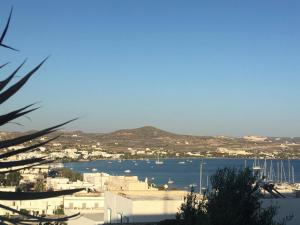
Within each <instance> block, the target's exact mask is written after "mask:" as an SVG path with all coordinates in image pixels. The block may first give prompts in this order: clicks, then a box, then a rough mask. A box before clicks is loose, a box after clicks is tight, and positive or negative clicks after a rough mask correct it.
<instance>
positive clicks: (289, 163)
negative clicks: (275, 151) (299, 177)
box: [288, 159, 291, 183]
mask: <svg viewBox="0 0 300 225" xmlns="http://www.w3.org/2000/svg"><path fill="white" fill-rule="evenodd" d="M288 165H289V183H291V162H290V159H288Z"/></svg>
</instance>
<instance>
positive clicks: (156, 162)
mask: <svg viewBox="0 0 300 225" xmlns="http://www.w3.org/2000/svg"><path fill="white" fill-rule="evenodd" d="M155 164H156V165H161V164H164V162H163V161H160V160H159V154H158V155H157V160H156V161H155Z"/></svg>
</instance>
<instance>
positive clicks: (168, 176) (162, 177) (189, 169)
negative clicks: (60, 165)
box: [64, 158, 300, 191]
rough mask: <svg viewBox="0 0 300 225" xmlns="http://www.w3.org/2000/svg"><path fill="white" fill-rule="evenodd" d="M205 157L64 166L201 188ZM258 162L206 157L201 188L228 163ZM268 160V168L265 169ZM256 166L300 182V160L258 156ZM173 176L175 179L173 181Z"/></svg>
mask: <svg viewBox="0 0 300 225" xmlns="http://www.w3.org/2000/svg"><path fill="white" fill-rule="evenodd" d="M183 161H184V162H185V163H184V164H181V163H179V162H183ZM201 161H202V159H199V158H198V159H192V160H191V159H185V160H183V159H163V160H162V159H161V160H160V162H163V164H157V160H153V159H152V160H150V159H147V160H135V162H134V160H122V161H121V162H119V161H117V160H115V161H113V160H95V161H90V162H72V163H65V164H64V166H65V167H67V168H73V170H75V171H78V172H81V173H87V172H92V171H91V169H88V168H96V169H97V171H98V172H105V173H109V174H111V175H126V174H129V173H130V175H135V176H138V177H139V179H140V180H145V179H146V178H148V179H149V180H151V182H152V183H154V184H156V185H157V186H160V185H165V184H168V186H169V188H177V189H190V187H191V186H194V187H195V189H196V190H198V191H199V186H200V162H201ZM108 162H110V163H108ZM135 163H137V165H135ZM254 163H255V160H254V159H246V160H245V159H223V158H222V159H221V158H219V159H211V158H209V159H203V164H202V182H201V186H202V187H201V189H202V190H203V189H205V188H207V186H208V184H209V177H210V176H211V175H212V174H213V173H214V172H215V171H216V170H217V169H218V168H223V167H225V166H227V167H235V168H237V169H239V168H241V169H242V168H244V167H245V166H247V165H248V166H249V167H250V168H252V167H253V165H254ZM265 163H266V166H265V168H267V170H266V169H264V164H265ZM178 165H180V166H178ZM277 165H279V173H277V172H278V171H277ZM255 166H256V168H255V169H258V167H260V171H264V172H265V174H267V173H268V177H269V178H268V180H272V179H273V181H275V182H277V181H279V183H282V184H283V183H288V182H289V181H290V182H291V183H292V182H294V183H295V182H296V183H298V182H300V160H274V159H272V160H269V159H267V160H264V159H260V160H259V161H258V160H256V164H255ZM270 168H272V169H270ZM275 168H276V169H275ZM289 168H290V169H289ZM275 170H276V173H275ZM281 171H282V172H281ZM289 171H290V172H289ZM289 174H290V175H289ZM170 180H171V183H169V181H170ZM282 186H283V185H282Z"/></svg>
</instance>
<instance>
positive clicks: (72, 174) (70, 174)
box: [59, 168, 83, 181]
mask: <svg viewBox="0 0 300 225" xmlns="http://www.w3.org/2000/svg"><path fill="white" fill-rule="evenodd" d="M59 172H60V174H61V176H62V177H67V178H69V179H70V181H77V180H81V181H82V180H83V175H82V174H81V173H79V172H76V171H73V170H71V169H68V168H63V169H61V170H60V171H59Z"/></svg>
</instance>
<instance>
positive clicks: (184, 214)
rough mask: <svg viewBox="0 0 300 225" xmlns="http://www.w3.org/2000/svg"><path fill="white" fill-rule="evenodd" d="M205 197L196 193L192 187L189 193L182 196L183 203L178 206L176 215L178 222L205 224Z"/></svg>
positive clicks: (186, 224)
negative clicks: (178, 209) (178, 210)
mask: <svg viewBox="0 0 300 225" xmlns="http://www.w3.org/2000/svg"><path fill="white" fill-rule="evenodd" d="M205 206H206V204H205V199H204V198H203V197H201V199H200V196H199V195H198V196H197V195H196V194H195V192H194V188H193V187H192V188H191V193H190V194H188V195H187V196H186V197H185V198H184V203H183V204H182V205H181V207H180V212H179V213H177V215H176V220H177V222H178V224H180V223H183V224H185V225H204V224H207V220H208V216H207V213H206V208H205Z"/></svg>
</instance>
